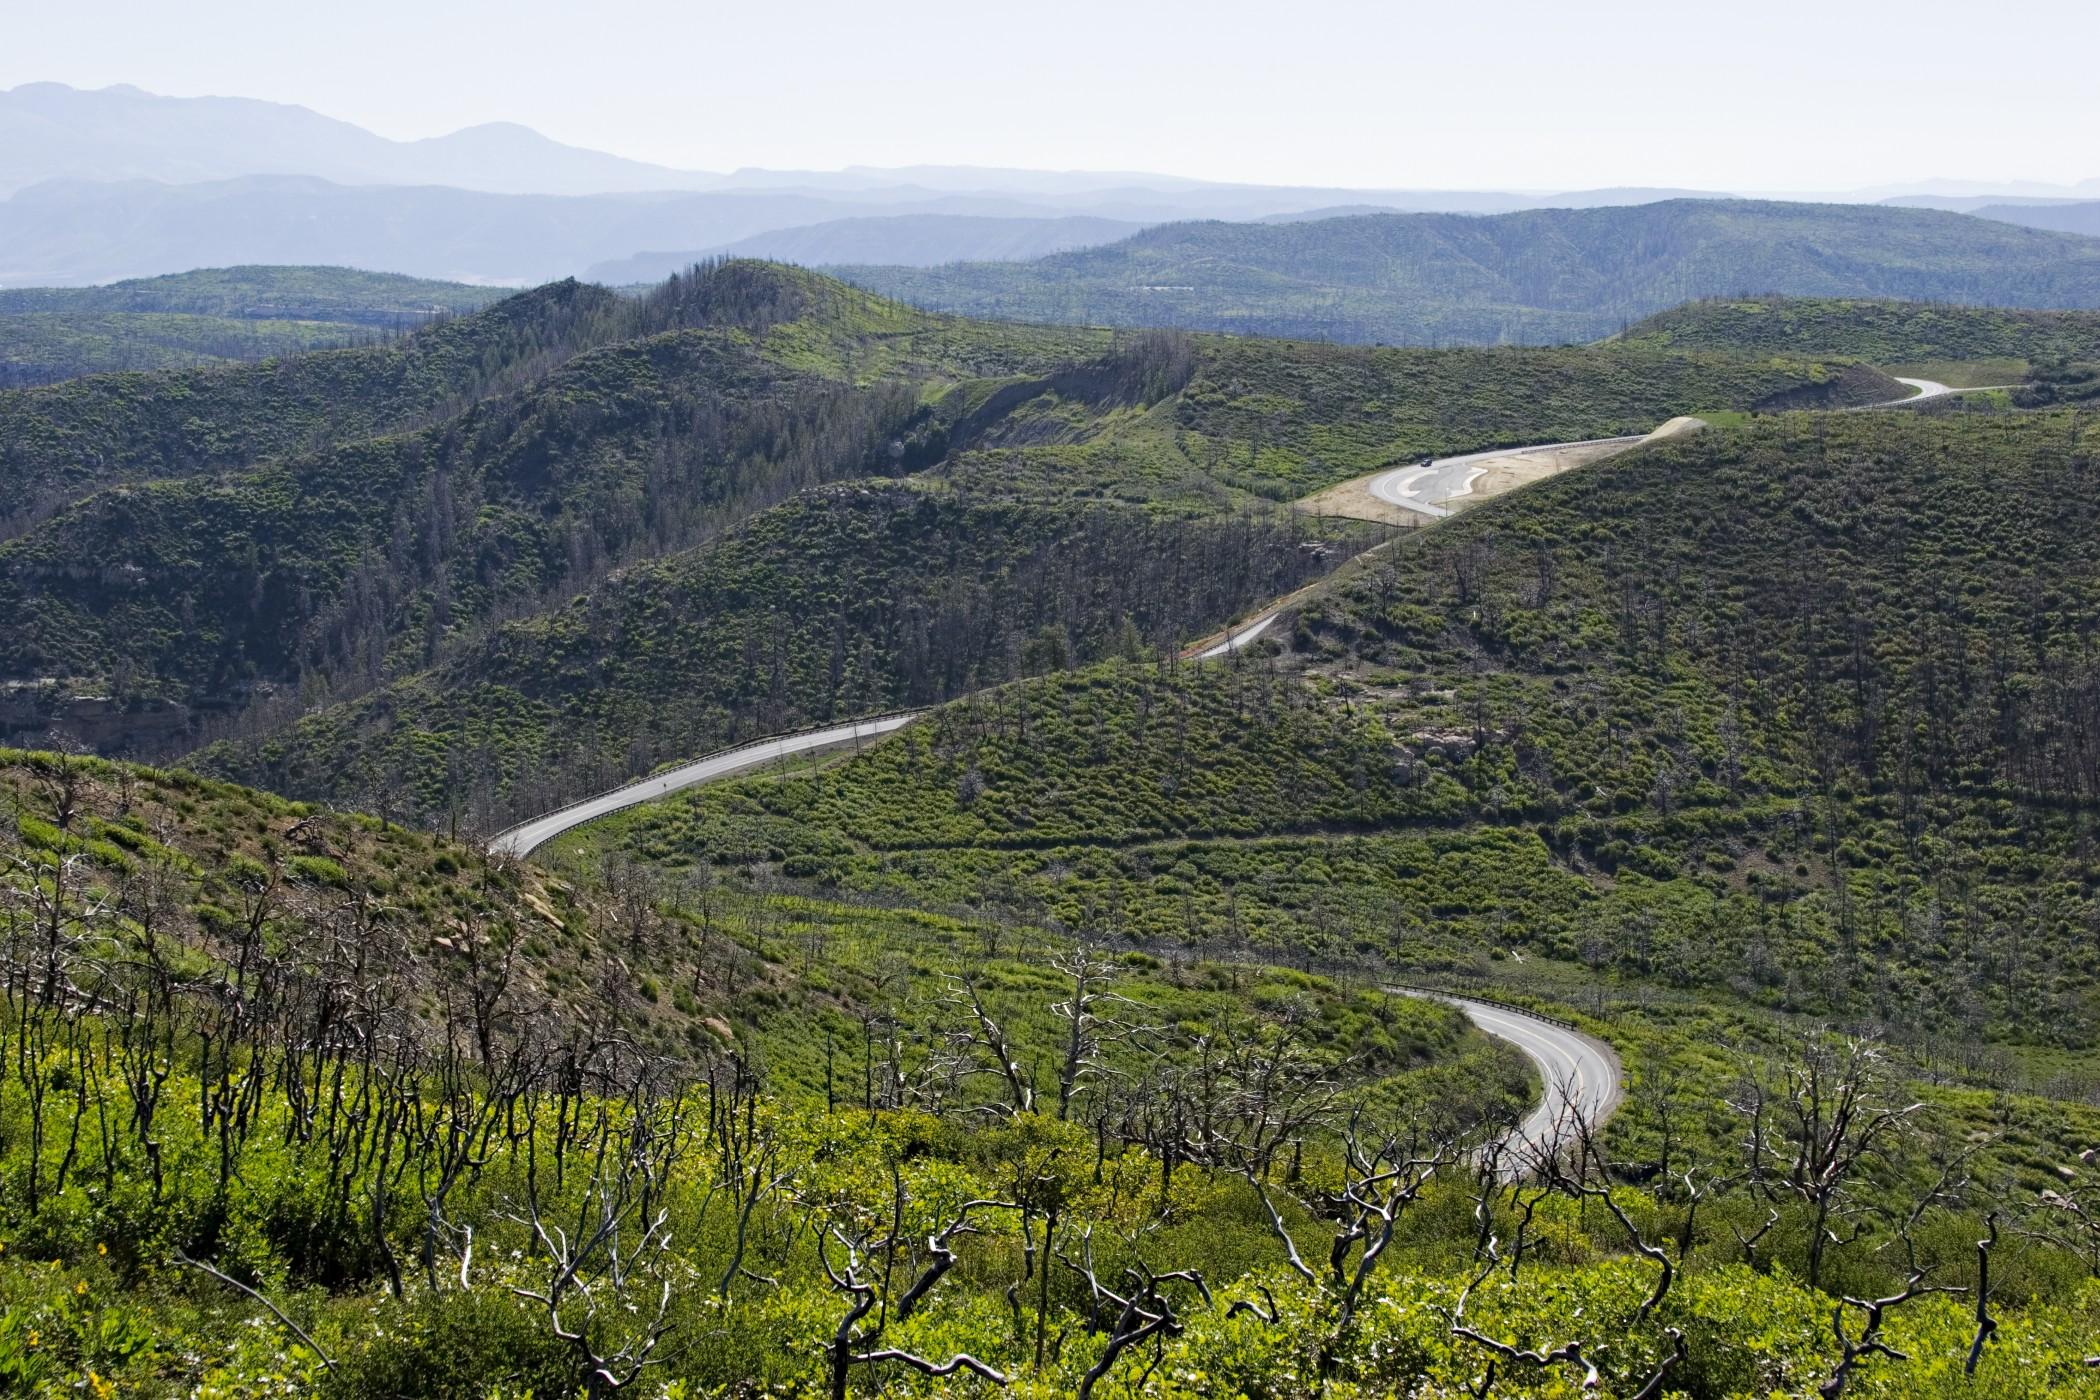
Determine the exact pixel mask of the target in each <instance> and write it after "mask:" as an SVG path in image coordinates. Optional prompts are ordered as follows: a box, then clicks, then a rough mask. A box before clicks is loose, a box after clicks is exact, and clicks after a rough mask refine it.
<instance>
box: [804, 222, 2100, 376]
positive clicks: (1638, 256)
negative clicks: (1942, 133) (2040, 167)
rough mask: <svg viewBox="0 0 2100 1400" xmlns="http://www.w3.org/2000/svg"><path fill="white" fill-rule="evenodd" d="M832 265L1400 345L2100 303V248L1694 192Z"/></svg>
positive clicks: (1139, 314)
mask: <svg viewBox="0 0 2100 1400" xmlns="http://www.w3.org/2000/svg"><path fill="white" fill-rule="evenodd" d="M834 271H836V272H838V273H839V275H841V276H844V277H846V278H847V279H848V280H849V281H853V282H857V283H859V284H861V285H863V286H867V287H870V288H872V289H874V290H876V291H879V292H882V293H885V294H887V295H890V296H895V297H900V298H902V299H904V300H906V301H909V302H913V303H915V304H918V305H923V306H928V307H934V308H938V309H940V310H944V311H956V312H962V313H965V314H968V315H978V316H998V317H1009V318H1015V319H1023V320H1037V321H1060V322H1078V323H1083V324H1090V325H1108V326H1165V325H1172V326H1183V327H1188V328H1191V329H1200V330H1222V331H1232V332H1237V333H1241V334H1248V335H1284V336H1305V337H1317V338H1322V339H1328V340H1337V341H1351V342H1359V343H1367V342H1379V343H1389V344H1403V345H1449V344H1483V343H1487V344H1494V343H1504V342H1518V343H1533V344H1550V343H1559V342H1574V341H1589V340H1595V339H1597V338H1599V337H1601V336H1605V335H1609V334H1611V333H1612V332H1614V331H1617V330H1619V329H1620V328H1621V327H1622V326H1624V325H1625V323H1627V322H1628V321H1631V320H1635V319H1638V318H1640V317H1643V316H1647V315H1650V314H1652V313H1654V312H1657V311H1660V310H1662V309H1663V308H1664V307H1668V306H1672V305H1675V304H1677V303H1679V302H1684V301H1689V300H1692V299H1695V298H1699V297H1712V296H1724V295H1730V296H1732V295H1740V294H1742V293H1744V292H1770V293H1781V294H1786V295H1790V296H1809V297H1895V298H1902V299H1906V300H1914V301H1952V302H1973V303H1987V304H1995V305H2005V306H2026V307H2095V306H2100V240H2094V239H2089V238H2081V237H2078V236H2076V235H2071V234H2060V233H2048V232H2042V231H2039V230H2034V229H2024V228H2018V227H2014V226H2012V225H2008V224H1997V223H1992V222H1990V221H1988V220H1983V219H1972V218H1968V217H1966V216H1964V215H1959V214H1947V213H1941V212H1938V211H1934V210H1924V209H1902V208H1894V207H1889V206H1880V205H1812V204H1779V203H1759V202H1752V201H1741V200H1705V199H1701V200H1667V201H1663V202H1661V203H1656V204H1646V205H1636V206H1630V207H1621V208H1605V209H1584V210H1572V209H1541V210H1530V211H1526V212H1522V213H1516V214H1504V215H1496V216H1492V217H1478V216H1471V215H1457V214H1376V215H1364V216H1359V217H1350V218H1338V219H1322V220H1313V221H1307V222H1300V223H1283V224H1227V223H1197V224H1170V225H1165V226H1162V227H1159V228H1154V229H1148V230H1146V231H1145V232H1143V233H1140V234H1138V235H1136V236H1134V237H1131V238H1128V239H1125V240H1123V241H1122V242H1120V243H1113V244H1109V245H1107V246H1105V247H1100V248H1090V249H1084V250H1080V251H1076V252H1070V253H1059V254H1054V255H1052V256H1050V257H1046V258H1041V259H1038V260H1036V261H1034V262H1028V263H962V264H955V265H952V266H948V267H939V268H898V267H853V268H839V269H834Z"/></svg>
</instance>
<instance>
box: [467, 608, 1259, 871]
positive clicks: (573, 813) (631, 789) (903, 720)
mask: <svg viewBox="0 0 2100 1400" xmlns="http://www.w3.org/2000/svg"><path fill="white" fill-rule="evenodd" d="M1277 616H1278V614H1276V613H1273V612H1272V613H1268V614H1266V615H1265V616H1263V617H1259V618H1257V619H1255V620H1254V621H1253V622H1251V623H1249V624H1248V625H1247V626H1245V627H1242V628H1241V629H1240V630H1239V631H1237V632H1232V633H1229V634H1228V635H1227V636H1226V638H1225V640H1224V641H1222V642H1219V643H1218V644H1217V645H1216V646H1214V647H1211V648H1210V649H1209V650H1207V651H1202V652H1198V653H1197V655H1196V659H1197V660H1199V661H1202V660H1209V659H1211V658H1214V657H1219V656H1224V655H1227V654H1229V653H1231V652H1235V651H1238V650H1239V649H1240V648H1241V647H1243V646H1245V645H1247V643H1249V642H1251V641H1253V640H1254V639H1255V638H1256V637H1259V636H1260V635H1261V634H1262V633H1263V632H1264V631H1266V630H1268V626H1269V624H1270V623H1272V622H1274V621H1275V620H1276V618H1277ZM922 713H924V712H923V711H918V710H914V711H912V712H911V713H909V714H896V715H883V716H882V717H880V718H879V719H864V720H858V721H855V722H854V723H852V724H835V725H832V726H831V727H830V728H828V729H812V730H807V731H805V732H803V733H800V734H783V735H777V736H775V737H773V738H768V739H758V740H755V741H753V742H751V743H749V744H740V745H738V746H737V747H736V748H733V749H724V750H723V751H722V752H720V753H716V754H709V755H708V756H707V757H706V758H702V759H696V760H694V761H693V762H691V763H686V764H681V765H680V766H679V767H676V768H672V769H667V770H666V771H664V772H662V773H655V774H652V775H650V776H649V777H646V778H639V779H637V780H635V781H634V782H631V783H626V784H624V785H622V786H620V787H616V788H614V789H613V790H612V791H610V792H601V793H599V794H598V795H597V796H596V797H586V798H584V799H583V800H582V801H581V802H572V803H570V804H569V805H568V806H566V807H560V808H557V809H556V810H554V811H552V812H549V813H547V814H546V815H545V816H539V817H534V818H533V819H532V820H531V821H528V822H520V823H519V824H518V825H516V826H514V827H511V828H510V829H509V830H507V831H499V832H497V833H496V834H495V835H494V836H492V837H490V838H489V849H490V850H492V851H495V852H497V853H499V854H501V855H511V856H517V857H519V858H520V859H523V858H524V857H526V856H528V855H530V854H532V853H533V852H534V851H535V850H537V849H539V848H540V847H541V846H544V845H546V844H547V843H548V842H549V841H552V840H553V839H554V838H555V837H557V836H559V835H561V834H562V833H563V832H565V831H572V830H574V829H575V828H577V827H579V826H582V825H583V824H584V823H585V822H588V821H596V820H597V819H598V818H599V817H603V816H606V815H609V814H610V813H613V812H618V811H622V810H624V809H626V808H628V807H635V806H639V805H640V804H641V803H644V802H654V801H655V800H656V799H657V798H659V797H668V796H669V795H670V794H672V793H674V792H677V791H679V790H680V789H681V788H689V787H695V786H698V785H699V784H701V783H706V782H713V781H714V780H715V779H717V778H729V777H734V776H735V775H736V774H738V773H743V772H746V771H748V770H750V769H753V768H757V767H759V766H760V765H762V764H766V763H771V762H772V761H773V760H774V759H777V758H786V757H787V756H788V755H790V754H798V753H809V752H811V751H812V750H816V749H828V748H835V747H837V746H838V745H840V744H849V743H852V742H853V741H854V740H856V739H874V738H879V737H880V736H882V735H884V734H888V733H890V732H891V731H892V730H896V729H902V728H903V727H904V726H905V725H907V724H910V723H911V722H912V721H913V720H915V719H917V718H918V717H919V715H920V714H922Z"/></svg>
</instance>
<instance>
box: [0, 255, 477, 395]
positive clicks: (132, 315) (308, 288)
mask: <svg viewBox="0 0 2100 1400" xmlns="http://www.w3.org/2000/svg"><path fill="white" fill-rule="evenodd" d="M508 295H510V292H509V291H507V290H506V289H503V288H499V287H469V286H465V285H462V284H460V283H455V282H429V281H424V280H422V279H420V278H414V277H399V276H395V275H392V274H388V273H376V272H359V271H356V270H354V269H351V268H340V267H228V268H209V269H204V270H201V271H197V272H185V273H180V274H176V275H173V276H168V277H152V278H144V279H140V280H137V281H131V282H115V283H111V284H110V285H108V286H104V287H25V288H15V289H11V290H0V389H4V388H22V387H28V386H32V385H38V384H50V383H54V382H56V381H58V380H61V379H71V378H74V377H76V376H78V375H83V374H106V373H113V372H121V371H135V370H162V369H188V368H194V367H199V366H204V365H212V364H220V363H227V362H238V361H249V360H262V359H267V358H269V357H271V356H274V355H288V354H296V353H299V352H301V351H308V350H315V349H324V348H329V347H334V346H344V345H350V344H354V343H357V342H359V341H364V340H373V339H379V338H383V337H385V336H388V335H393V334H399V333H401V332H403V331H408V330H413V329H415V328H416V327H418V326H420V325H423V324H425V323H426V322H429V321H432V320H435V319H440V318H443V317H446V316H451V315H459V314H465V313H468V312H472V311H477V310H479V309H481V308H482V307H485V306H487V305H489V304H490V303H492V302H496V301H500V300H501V299H503V298H504V297H506V296H508Z"/></svg>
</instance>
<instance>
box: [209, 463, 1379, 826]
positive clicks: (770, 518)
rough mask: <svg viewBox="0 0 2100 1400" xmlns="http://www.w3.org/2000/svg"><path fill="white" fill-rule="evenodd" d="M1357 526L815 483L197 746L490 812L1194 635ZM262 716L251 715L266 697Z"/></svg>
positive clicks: (276, 781)
mask: <svg viewBox="0 0 2100 1400" xmlns="http://www.w3.org/2000/svg"><path fill="white" fill-rule="evenodd" d="M1357 543H1360V541H1351V540H1350V539H1349V537H1348V536H1347V535H1346V534H1344V535H1342V536H1341V537H1339V538H1337V537H1336V535H1335V533H1334V532H1332V531H1323V530H1316V529H1311V528H1308V527H1307V526H1306V525H1305V524H1302V523H1300V522H1298V521H1296V520H1295V519H1294V518H1293V517H1289V516H1283V517H1279V518H1269V519H1262V518H1256V519H1249V520H1227V519H1209V518H1201V517H1199V518H1197V519H1194V520H1190V519H1185V518H1163V517H1159V516H1156V515H1154V514H1152V513H1150V512H1148V511H1145V510H1143V509H1140V508H1136V507H1132V506H1120V507H1118V506H1111V505H1095V506H1092V507H1090V508H1085V509H1080V510H1074V509H1069V508H1064V507H1061V506H1058V505H1054V504H1047V503H1031V502H1027V501H1023V500H1017V499H1014V498H1010V497H1000V496H989V497H976V496H972V495H970V494H966V493H958V492H952V491H949V490H945V489H941V488H938V487H917V488H915V487H914V486H912V485H909V484H905V483H890V482H883V481H862V482H858V483H853V484H845V485H838V486H831V487H818V488H813V489H811V490H809V491H806V492H803V493H802V494H800V495H797V496H796V497H794V498H793V499H791V500H790V501H788V502H786V503H785V504H783V505H781V506H778V507H776V508H774V509H772V510H768V511H765V512H763V513H761V514H760V515H758V516H756V517H755V518H754V519H752V520H751V521H750V522H749V523H748V524H746V525H745V526H743V527H740V528H739V529H736V530H734V531H732V532H730V533H729V534H728V535H727V536H725V537H724V538H722V539H720V540H718V541H716V542H713V543H711V544H709V545H707V546H704V547H702V548H699V549H696V550H692V551H689V552H687V553H684V554H678V555H672V556H669V557H666V558H662V559H658V560H654V561H651V562H649V563H646V564H642V565H638V566H636V567H635V568H633V569H629V570H625V571H622V572H621V573H619V574H617V575H615V576H614V577H612V578H610V579H608V580H607V581H606V582H605V583H604V584H603V585H602V586H601V587H599V588H597V589H595V590H594V591H592V592H591V593H590V594H588V595H585V596H582V597H579V598H577V599H576V600H575V601H574V602H573V603H572V604H571V605H569V606H567V607H563V608H557V609H553V610H550V611H548V612H546V613H544V614H541V615H539V616H536V617H533V618H529V619H526V620H524V621H520V622H514V623H510V624H508V625H506V626H504V627H501V628H499V629H497V630H496V631H494V632H493V633H492V634H490V635H489V636H487V637H485V638H483V639H479V640H477V641H475V642H474V643H472V644H471V645H467V646H463V647H461V648H459V649H457V650H456V651H454V652H453V653H452V654H450V655H449V656H447V657H446V658H445V659H444V660H443V661H442V662H441V663H440V664H438V665H436V666H434V667H432V668H431V669H429V670H427V671H422V672H420V673H417V674H415V675H412V676H409V677H407V678H405V679H403V680H401V681H399V682H396V683H394V684H391V685H388V686H386V687H385V688H383V689H381V690H378V691H376V692H374V693H373V694H370V695H367V696H364V697H362V698H359V699H356V700H352V701H350V702H349V703H347V704H341V705H335V706H330V707H328V708H325V709H323V710H321V711H320V712H319V713H318V714H315V715H312V716H310V717H307V718H304V719H300V720H297V721H296V722H294V723H291V724H289V725H286V726H284V727H282V728H281V729H280V728H271V729H267V730H266V731H265V732H266V734H267V737H265V738H262V739H260V740H250V741H246V742H243V743H239V744H220V745H217V746H215V747H213V748H211V749H208V750H206V751H205V752H203V753H202V754H199V755H194V756H192V757H191V758H190V759H189V760H188V762H189V763H190V764H191V765H192V766H201V767H203V768H205V769H207V770H209V771H213V772H217V773H222V774H225V775H228V776H233V777H238V778H240V779H241V780H243V781H248V782H252V783H255V784H258V785H261V786H265V787H268V788H271V789H273V790H276V791H280V792H288V793H293V794H312V795H316V796H329V797H335V798H345V799H351V800H358V801H361V802H362V803H363V804H364V805H367V806H372V805H377V804H375V802H374V801H373V795H374V794H383V795H384V797H383V800H384V801H385V802H386V803H387V804H389V805H390V806H391V807H393V808H394V809H398V810H413V811H416V812H418V813H421V814H424V816H425V818H426V819H434V818H437V817H439V816H441V815H442V814H444V813H446V812H448V811H458V812H463V813H464V815H465V819H466V821H467V823H468V824H469V826H470V827H471V828H472V829H475V830H482V831H493V830H495V829H497V828H499V827H501V826H503V825H506V824H507V823H508V822H509V821H511V820H514V819H517V818H521V817H524V816H528V815H531V814H533V813H536V812H539V811H543V810H547V809H550V808H552V807H555V806H559V805H560V804H561V803H562V802H564V801H567V800H570V799H572V798H574V797H577V796H582V795H587V794H589V793H592V792H595V791H598V790H600V789H603V788H605V787H608V786H611V785H613V784H614V783H616V782H618V781H619V780H621V779H622V778H625V777H627V776H629V775H630V774H632V773H636V772H642V771H647V770H648V769H649V768H651V767H653V766H656V765H657V764H659V763H662V762H665V761H669V760H673V759H683V758H690V757H693V756H694V755H696V754H701V753H705V752H708V751H710V750H713V749H717V748H724V747H727V746H729V745H730V744H733V743H735V742H737V741H739V740H741V739H745V738H749V737H752V736H755V735H760V734H771V733H780V732H782V731H785V730H789V729H795V728H801V727H807V726H810V725H814V724H819V723H824V722H830V721H836V720H839V719H843V718H846V717H849V716H853V715H862V714H875V713H880V712H883V711H887V710H895V709H903V708H908V707H913V706H921V705H926V704H930V703H934V702H937V701H940V700H945V699H949V698H952V697H954V696H956V695H961V694H965V693H968V692H971V691H974V690H978V689H981V688H983V687H985V686H988V685H993V684H997V683H998V682H1001V681H1004V680H1007V679H1010V678H1012V677H1014V676H1017V675H1024V674H1032V673H1036V672H1041V671H1046V670H1051V669H1056V668H1061V667H1064V666H1067V665H1071V664H1074V663H1081V662H1086V661H1091V660H1094V659H1097V658H1099V657H1102V656H1106V655H1113V654H1116V653H1117V652H1118V651H1121V650H1131V649H1136V648H1138V647H1141V646H1173V645H1176V644H1178V643H1179V642H1180V641H1181V640H1183V639H1184V638H1186V637H1190V636H1194V635H1196V634H1198V633H1200V632H1201V631H1203V630H1205V629H1207V628H1209V627H1212V626H1215V625H1216V624H1217V623H1218V622H1219V621H1221V620H1224V619H1228V618H1231V617H1234V616H1237V615H1239V614H1240V613H1242V612H1244V611H1246V610H1247V609H1249V608H1252V607H1255V606H1257V605H1258V604H1260V603H1261V602H1263V601H1264V600H1265V599H1268V598H1270V597H1274V596H1275V595H1277V594H1279V593H1284V592H1288V591H1290V590H1291V589H1293V588H1296V587H1298V586H1299V585H1300V584H1302V583H1304V582H1306V581H1308V580H1309V579H1312V578H1315V577H1317V576H1319V574H1320V573H1322V572H1324V571H1325V570H1326V568H1327V567H1329V564H1330V563H1331V558H1332V556H1333V555H1334V553H1335V551H1336V550H1337V549H1338V548H1343V549H1347V550H1353V548H1354V547H1355V546H1356V544H1357ZM259 718H260V717H259Z"/></svg>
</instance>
